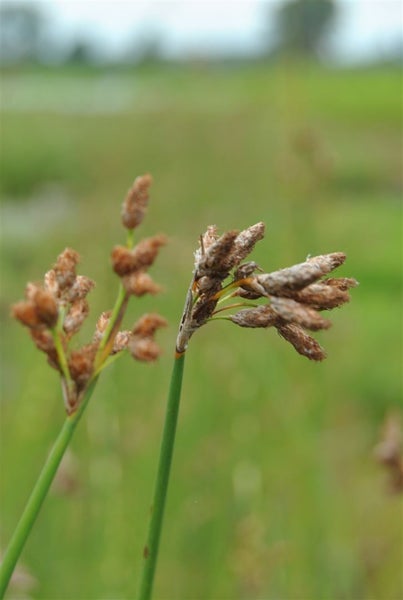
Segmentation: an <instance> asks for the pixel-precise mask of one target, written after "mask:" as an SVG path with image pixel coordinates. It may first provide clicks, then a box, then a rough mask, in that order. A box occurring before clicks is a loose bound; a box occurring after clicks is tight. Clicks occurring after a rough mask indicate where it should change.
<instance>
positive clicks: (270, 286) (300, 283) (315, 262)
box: [246, 252, 346, 296]
mask: <svg viewBox="0 0 403 600" xmlns="http://www.w3.org/2000/svg"><path fill="white" fill-rule="evenodd" d="M345 259H346V255H345V254H343V253H342V252H334V253H333V254H323V255H320V256H314V257H312V258H309V259H308V260H306V261H305V262H303V263H299V264H297V265H293V266H292V267H288V268H286V269H280V270H279V271H274V272H272V273H264V274H263V275H256V277H254V278H252V281H251V282H250V284H249V285H248V286H247V288H246V289H252V291H257V292H260V293H261V294H262V295H267V294H270V295H273V296H286V295H287V294H288V293H289V292H293V291H297V290H301V289H303V288H304V287H306V286H307V285H309V284H311V283H313V282H314V281H317V280H318V279H320V278H321V277H322V276H323V275H326V274H327V273H330V272H331V271H333V270H334V269H336V268H337V267H338V266H340V265H341V264H342V263H343V262H344V261H345Z"/></svg>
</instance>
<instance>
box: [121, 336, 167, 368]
mask: <svg viewBox="0 0 403 600" xmlns="http://www.w3.org/2000/svg"><path fill="white" fill-rule="evenodd" d="M129 350H130V353H131V355H132V356H133V358H135V359H136V360H139V361H141V362H154V361H155V360H157V358H159V356H160V355H161V349H160V347H159V346H158V344H157V343H156V342H155V341H154V340H153V339H152V338H149V337H145V338H142V337H137V336H134V337H132V338H131V340H130V342H129Z"/></svg>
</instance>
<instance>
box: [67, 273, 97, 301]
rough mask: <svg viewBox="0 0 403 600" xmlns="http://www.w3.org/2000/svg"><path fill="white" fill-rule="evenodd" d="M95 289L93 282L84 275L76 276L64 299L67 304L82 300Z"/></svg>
mask: <svg viewBox="0 0 403 600" xmlns="http://www.w3.org/2000/svg"><path fill="white" fill-rule="evenodd" d="M94 287H95V281H92V279H90V278H89V277H85V275H77V277H76V278H75V281H74V283H73V285H72V286H71V288H69V289H68V290H67V291H66V294H65V296H64V299H65V300H66V301H67V302H75V301H76V300H82V299H83V298H85V297H86V296H87V294H88V293H89V292H90V291H91V290H92V289H93V288H94Z"/></svg>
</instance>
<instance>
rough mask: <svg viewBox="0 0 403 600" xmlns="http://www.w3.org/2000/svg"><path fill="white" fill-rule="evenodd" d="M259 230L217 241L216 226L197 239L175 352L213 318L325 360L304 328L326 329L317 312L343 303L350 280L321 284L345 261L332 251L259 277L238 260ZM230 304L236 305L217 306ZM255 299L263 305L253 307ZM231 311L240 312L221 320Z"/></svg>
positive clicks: (261, 233)
mask: <svg viewBox="0 0 403 600" xmlns="http://www.w3.org/2000/svg"><path fill="white" fill-rule="evenodd" d="M264 229H265V227H264V224H263V223H256V225H252V226H251V227H248V228H247V229H245V230H244V231H241V232H238V231H235V230H231V231H228V232H227V233H224V234H223V235H221V236H220V237H219V236H218V234H217V229H216V227H213V226H210V227H208V228H207V231H206V233H205V234H204V235H203V236H201V239H200V248H199V249H198V250H197V251H196V252H195V268H194V272H193V279H192V281H191V284H190V287H189V290H188V293H187V296H186V302H185V308H184V312H183V316H182V320H181V324H180V328H179V333H178V338H177V352H178V353H183V352H184V351H185V350H186V347H187V345H188V343H189V339H190V338H191V336H192V335H193V333H194V332H195V331H196V330H197V329H199V328H200V327H201V326H202V325H204V323H206V322H207V321H208V320H210V319H212V318H214V317H215V316H216V315H219V316H220V318H227V319H228V320H229V321H232V322H233V323H235V324H237V325H239V326H241V327H251V328H256V327H265V328H267V327H275V328H276V329H277V330H278V332H279V333H280V335H281V336H282V337H283V338H284V339H286V340H287V341H288V342H290V343H291V344H292V345H293V346H294V348H295V349H296V350H297V352H299V353H300V354H302V355H304V356H306V357H307V358H309V359H311V360H322V359H323V358H325V352H324V350H323V348H321V346H320V345H319V344H318V342H316V340H314V339H313V338H312V337H311V336H309V335H308V334H307V333H306V331H305V330H304V328H306V329H310V330H312V331H316V330H319V329H328V328H329V327H330V325H331V322H330V321H329V320H327V319H324V318H323V317H322V315H321V314H320V313H319V312H318V311H320V310H325V309H331V308H334V307H336V306H340V305H341V304H344V303H345V302H348V300H349V294H348V290H349V288H351V287H355V286H356V285H357V282H356V281H355V279H350V278H340V279H337V278H329V279H328V280H326V279H324V280H321V278H322V277H323V276H324V275H327V274H329V273H331V272H332V271H333V270H334V269H336V268H337V267H338V266H340V265H341V264H343V262H344V261H345V258H346V256H345V254H344V253H342V252H334V253H331V254H324V255H320V256H315V257H312V258H308V259H307V260H306V261H304V262H302V263H299V264H297V265H294V266H292V267H289V268H286V269H280V270H278V271H274V272H272V273H264V272H260V273H259V272H258V271H262V270H261V269H260V267H259V266H258V265H257V264H256V263H255V262H253V261H248V262H242V261H244V259H245V258H246V257H247V256H248V255H249V253H250V252H251V251H252V250H253V248H254V246H255V244H256V243H257V242H258V241H259V240H261V239H262V238H263V237H264ZM257 272H258V273H257ZM228 278H229V283H228ZM234 299H238V301H237V302H235V303H232V304H230V305H225V304H224V306H221V305H222V304H223V303H224V302H225V301H227V300H231V301H232V302H233V300H234ZM259 299H264V300H265V302H266V304H264V305H259V304H256V301H257V300H259ZM239 300H241V301H239ZM248 301H253V304H250V303H249V302H248ZM237 307H244V308H242V310H240V311H238V312H236V313H235V314H231V315H229V316H227V317H224V316H222V314H221V313H222V312H223V311H226V310H230V309H234V308H237ZM219 313H220V314H219Z"/></svg>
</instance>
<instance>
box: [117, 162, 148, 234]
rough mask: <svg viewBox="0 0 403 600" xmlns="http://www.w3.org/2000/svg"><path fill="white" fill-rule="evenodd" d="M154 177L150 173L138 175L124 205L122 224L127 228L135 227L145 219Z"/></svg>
mask: <svg viewBox="0 0 403 600" xmlns="http://www.w3.org/2000/svg"><path fill="white" fill-rule="evenodd" d="M151 184H152V177H151V175H150V174H149V173H146V174H145V175H140V176H139V177H136V179H135V180H134V183H133V185H132V186H131V188H130V189H129V191H128V192H127V195H126V198H125V200H124V202H123V205H122V213H121V214H122V224H123V226H124V227H126V228H127V229H134V228H135V227H137V226H138V225H140V223H141V222H142V221H143V219H144V216H145V213H146V210H147V206H148V201H149V189H150V186H151Z"/></svg>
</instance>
